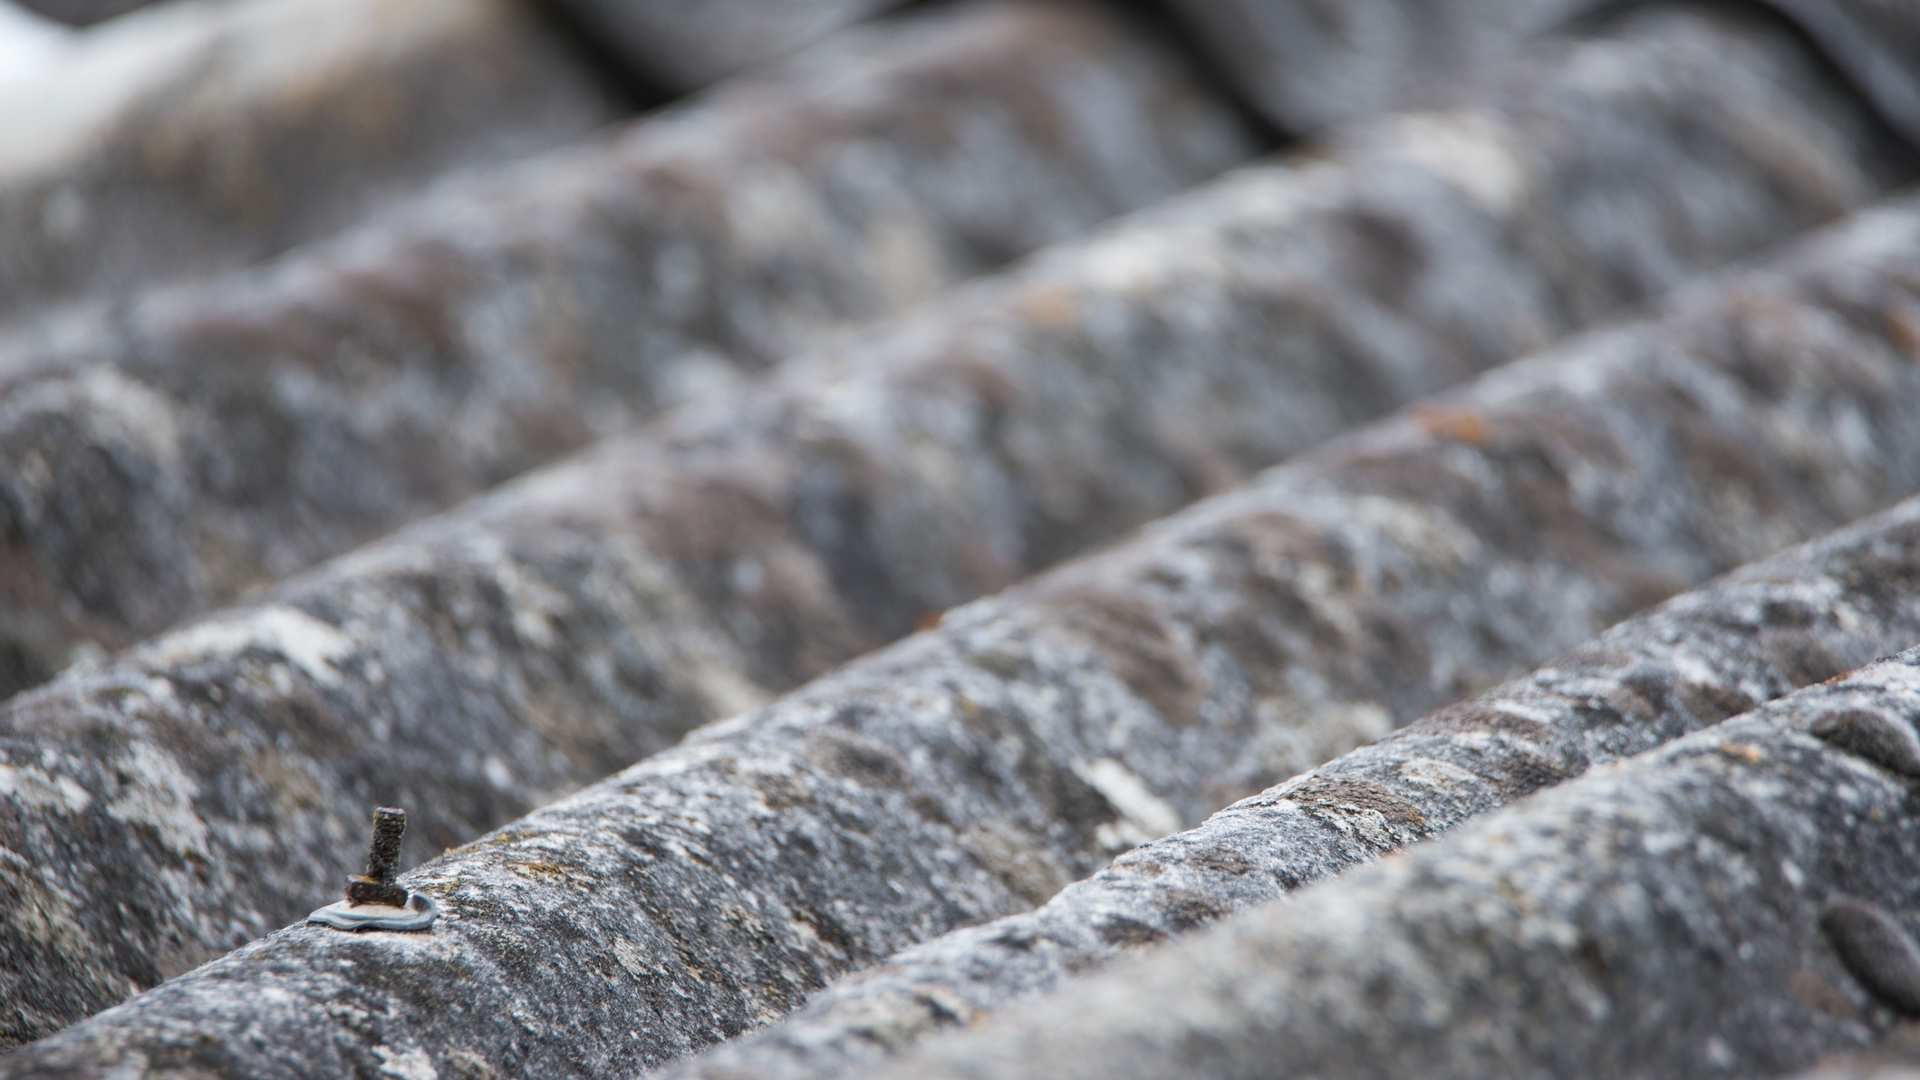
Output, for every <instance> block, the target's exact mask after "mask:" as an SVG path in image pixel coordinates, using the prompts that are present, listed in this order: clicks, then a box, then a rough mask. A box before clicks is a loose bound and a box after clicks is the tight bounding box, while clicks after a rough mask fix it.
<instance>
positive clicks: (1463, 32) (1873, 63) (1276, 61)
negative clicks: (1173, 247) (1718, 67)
mask: <svg viewBox="0 0 1920 1080" xmlns="http://www.w3.org/2000/svg"><path fill="white" fill-rule="evenodd" d="M1157 3H1158V4H1159V5H1160V6H1161V7H1163V8H1165V9H1166V10H1167V11H1168V12H1169V13H1170V14H1171V15H1173V16H1174V17H1175V18H1176V19H1177V20H1178V21H1179V22H1181V23H1182V24H1183V25H1184V26H1185V27H1186V28H1187V30H1188V32H1189V33H1191V34H1192V35H1193V37H1194V39H1195V41H1196V43H1197V44H1198V45H1199V47H1200V48H1201V50H1202V51H1204V52H1205V53H1207V54H1208V55H1209V56H1210V57H1211V58H1212V59H1213V60H1214V61H1215V62H1216V63H1218V64H1219V66H1220V68H1221V70H1222V71H1223V72H1224V74H1225V76H1226V77H1227V78H1228V79H1229V80H1230V81H1231V82H1232V83H1233V84H1234V85H1235V86H1236V87H1237V88H1238V89H1239V91H1240V92H1241V93H1242V94H1243V95H1244V96H1245V97H1246V99H1247V100H1248V101H1249V102H1250V103H1251V104H1252V106H1253V107H1254V108H1256V109H1258V110H1259V111H1260V112H1261V113H1262V114H1263V115H1264V116H1265V117H1266V118H1267V119H1268V120H1269V121H1271V122H1272V123H1274V124H1276V125H1278V126H1279V127H1280V128H1281V129H1283V130H1286V131H1291V132H1294V133H1297V134H1305V133H1310V132H1316V131H1320V130H1323V129H1325V128H1327V127H1329V126H1330V125H1332V124H1335V123H1338V122H1341V121H1344V120H1351V119H1353V118H1355V117H1357V116H1365V115H1368V114H1369V113H1374V112H1379V111H1381V110H1384V109H1392V108H1400V109H1406V108H1431V107H1434V106H1437V105H1443V104H1450V103H1453V102H1455V101H1457V100H1458V98H1459V97H1460V96H1461V95H1462V94H1467V93H1471V92H1472V89H1471V88H1472V87H1473V85H1474V84H1475V83H1476V82H1477V81H1478V80H1479V79H1480V78H1481V77H1482V76H1483V75H1484V74H1485V72H1487V71H1488V70H1490V69H1497V68H1498V67H1499V65H1500V64H1501V63H1502V62H1503V61H1506V60H1508V59H1511V58H1512V57H1513V56H1515V55H1518V54H1519V53H1521V52H1523V51H1524V50H1525V49H1527V48H1528V47H1529V46H1530V45H1531V44H1532V43H1533V42H1535V41H1537V40H1539V39H1540V38H1542V37H1547V36H1551V35H1552V34H1554V33H1556V32H1560V31H1565V30H1568V29H1569V28H1570V27H1577V26H1578V25H1579V24H1580V23H1581V22H1582V21H1584V20H1588V19H1592V18H1595V17H1604V16H1606V15H1607V14H1608V13H1610V12H1615V11H1618V10H1620V9H1622V8H1626V7H1630V6H1631V5H1625V4H1621V3H1618V2H1617V0H1157ZM1725 6H1727V7H1733V6H1736V5H1725ZM1738 6H1744V7H1748V8H1750V9H1753V8H1762V9H1771V10H1772V11H1774V12H1777V13H1778V14H1779V15H1781V16H1782V17H1783V18H1784V19H1785V20H1787V21H1788V22H1789V23H1790V24H1791V25H1793V26H1794V27H1796V28H1797V29H1798V30H1799V31H1800V32H1802V33H1804V34H1805V35H1806V36H1807V37H1808V39H1809V40H1811V41H1812V42H1813V43H1814V44H1816V45H1817V46H1818V47H1819V48H1820V50H1821V51H1822V53H1823V54H1824V55H1825V56H1826V58H1827V59H1828V60H1829V61H1830V62H1831V63H1832V64H1834V66H1835V67H1836V68H1838V69H1839V70H1840V71H1841V72H1843V73H1844V75H1845V77H1846V78H1847V80H1848V82H1849V83H1850V84H1851V85H1852V86H1853V87H1854V88H1855V89H1856V90H1857V91H1858V92H1859V93H1860V94H1861V95H1862V96H1863V97H1865V98H1866V99H1868V100H1870V101H1871V102H1873V104H1874V106H1875V108H1876V109H1878V110H1879V112H1880V113H1881V115H1882V116H1883V117H1884V118H1885V119H1886V120H1887V121H1888V122H1889V123H1891V124H1892V125H1894V126H1895V127H1896V128H1898V129H1899V130H1900V131H1902V132H1903V133H1904V134H1905V135H1906V137H1907V138H1908V139H1910V140H1912V141H1914V142H1916V143H1920V9H1916V8H1914V6H1913V5H1912V4H1909V3H1906V2H1904V0H1752V2H1751V3H1745V4H1741V5H1738Z"/></svg>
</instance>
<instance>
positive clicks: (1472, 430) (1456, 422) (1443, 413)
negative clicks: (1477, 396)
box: [1407, 405, 1487, 446]
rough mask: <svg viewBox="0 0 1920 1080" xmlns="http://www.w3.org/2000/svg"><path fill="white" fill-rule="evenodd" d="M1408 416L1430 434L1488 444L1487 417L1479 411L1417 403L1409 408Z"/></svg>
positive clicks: (1457, 440)
mask: <svg viewBox="0 0 1920 1080" xmlns="http://www.w3.org/2000/svg"><path fill="white" fill-rule="evenodd" d="M1407 418H1408V419H1409V420H1411V421H1413V425H1414V426H1415V427H1417V428H1419V429H1420V430H1421V431H1422V432H1425V433H1426V434H1428V435H1437V436H1439V437H1440V438H1443V439H1452V440H1454V441H1455V442H1463V443H1466V444H1467V445H1469V446H1485V445H1486V444H1487V419H1486V417H1484V416H1481V415H1480V414H1478V413H1473V412H1468V411H1467V410H1465V409H1454V408H1449V407H1447V406H1445V405H1415V406H1414V407H1413V408H1411V409H1408V410H1407Z"/></svg>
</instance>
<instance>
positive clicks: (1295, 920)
mask: <svg viewBox="0 0 1920 1080" xmlns="http://www.w3.org/2000/svg"><path fill="white" fill-rule="evenodd" d="M1917 717H1920V650H1916V651H1913V652H1908V653H1903V654H1901V655H1900V656H1898V657H1895V658H1892V659H1889V660H1886V661H1882V662H1880V663H1877V664H1874V665H1871V666H1869V667H1866V668H1863V669H1861V670H1860V671H1857V672H1855V673H1853V674H1851V675H1848V676H1846V677H1845V678H1843V679H1840V680H1836V681H1834V682H1830V683H1827V684H1823V685H1820V686H1816V687H1811V688H1808V689H1805V690H1801V691H1799V692H1797V693H1795V694H1793V695H1791V696H1789V697H1786V698H1783V699H1781V700H1779V701H1776V702H1774V703H1772V704H1770V705H1766V706H1763V707H1762V708H1760V709H1758V710H1756V711H1755V712H1753V713H1751V714H1749V715H1747V716H1745V717H1742V718H1739V719H1735V720H1730V721H1727V722H1726V723H1724V724H1721V725H1719V726H1717V727H1714V728H1710V729H1708V730H1706V731H1703V732H1699V733H1696V734H1693V735H1690V736H1687V737H1685V738H1683V739H1680V740H1679V741H1677V742H1675V743H1672V744H1670V745H1669V746H1667V747H1665V748H1662V749H1659V750H1654V751H1651V752H1648V753H1647V754H1644V755H1642V756H1640V757H1637V758H1633V759H1629V760H1627V761H1625V762H1622V763H1619V764H1617V765H1615V766H1613V767H1611V768H1604V769H1596V770H1594V771H1593V772H1591V773H1589V774H1588V775H1587V776H1585V777H1583V778H1581V779H1579V780H1575V781H1572V782H1570V783H1568V784H1565V785H1562V786H1560V787H1557V788H1555V789H1553V790H1551V791H1546V792H1542V793H1540V794H1538V795H1536V796H1534V797H1532V798H1530V799H1527V800H1525V801H1523V802H1521V803H1520V804H1518V805H1516V806H1513V807H1509V808H1508V809H1506V810H1502V811H1499V812H1497V813H1495V814H1493V815H1490V816H1489V817H1487V818H1485V819H1483V820H1480V821H1476V822H1473V823H1470V824H1468V825H1466V826H1464V827H1463V828H1462V829H1460V830H1459V831H1458V832H1456V833H1455V834H1454V835H1452V836H1449V837H1447V838H1444V839H1442V840H1439V841H1437V842H1435V843H1432V844H1423V845H1419V846H1417V847H1415V848H1412V849H1409V850H1408V851H1406V852H1405V853H1403V854H1401V855H1397V856H1395V857H1393V858H1389V859H1386V860H1383V861H1382V862H1380V863H1378V864H1376V865H1374V866H1369V867H1365V868H1362V869H1360V870H1357V871H1354V872H1353V873H1351V874H1350V875H1347V876H1345V877H1343V878H1341V879H1338V880H1335V881H1332V882H1328V883H1325V884H1322V885H1319V886H1316V887H1314V888H1311V889H1308V890H1306V891H1303V892H1302V893H1300V894H1299V895H1298V896H1296V897H1294V898H1293V899H1292V900H1291V901H1289V902H1285V903H1279V904H1273V905H1269V906H1267V907H1265V908H1262V909H1261V910H1259V911H1256V912H1252V913H1249V914H1247V915H1244V916H1241V917H1240V918H1237V919H1234V920H1231V921H1229V922H1228V923H1226V924H1225V925H1223V926H1221V927H1218V928H1216V929H1213V930H1209V931H1207V932H1205V933H1204V934H1202V935H1198V936H1196V937H1195V938H1194V939H1192V940H1190V941H1186V942H1182V943H1180V944H1178V945H1175V946H1173V947H1171V948H1169V949H1167V950H1165V951H1161V952H1157V953H1155V954H1152V955H1148V956H1144V957H1141V958H1140V959H1139V960H1138V961H1134V962H1128V963H1124V964H1121V965H1116V966H1115V967H1114V968H1113V969H1111V970H1110V971H1108V972H1104V973H1101V974H1098V975H1095V976H1093V977H1091V978H1089V979H1088V980H1086V981H1084V982H1081V983H1078V984H1076V985H1074V986H1072V987H1071V988H1069V989H1067V990H1065V991H1063V992H1062V993H1060V994H1058V995H1056V996H1054V997H1053V998H1051V999H1049V1000H1046V1001H1043V1002H1041V1003H1039V1004H1036V1005H1034V1006H1031V1007H1029V1008H1027V1009H1024V1010H1022V1012H1021V1014H1020V1015H1018V1016H1011V1015H1010V1016H1008V1017H1006V1018H1005V1019H1004V1020H1003V1021H1002V1022H1000V1023H998V1024H996V1025H990V1026H989V1027H988V1028H987V1029H985V1030H983V1031H981V1032H978V1033H974V1034H973V1035H971V1036H968V1035H957V1036H949V1037H945V1038H943V1039H941V1040H935V1041H930V1042H929V1043H928V1044H926V1046H925V1048H924V1050H923V1052H921V1053H919V1054H916V1055H913V1056H910V1057H908V1058H906V1059H903V1060H902V1061H901V1062H899V1063H898V1064H897V1065H894V1066H890V1067H889V1068H888V1069H886V1070H882V1071H881V1073H880V1075H889V1076H900V1077H908V1076H911V1077H916V1078H930V1077H962V1076H969V1077H971V1076H982V1077H984V1076H992V1077H1007V1078H1018V1077H1026V1076H1035V1077H1038V1076H1045V1077H1077V1076H1088V1077H1092V1076H1099V1077H1145V1076H1166V1077H1172V1076H1199V1077H1238V1076H1244V1077H1256V1076H1257V1077H1283V1076H1319V1077H1342V1076H1354V1077H1358V1076H1369V1077H1371V1076H1393V1075H1414V1074H1417V1075H1421V1076H1435V1077H1454V1076H1459V1077H1467V1076H1475V1077H1478V1076H1489V1075H1495V1076H1513V1077H1550V1076H1569V1075H1579V1076H1593V1077H1629V1076H1712V1075H1728V1076H1768V1075H1778V1074H1781V1073H1783V1072H1787V1071H1791V1070H1793V1069H1796V1068H1801V1067H1805V1066H1807V1065H1810V1064H1812V1063H1813V1062H1814V1061H1816V1060H1817V1059H1819V1058H1821V1057H1823V1056H1825V1055H1827V1054H1830V1053H1833V1052H1835V1051H1839V1050H1847V1049H1859V1048H1862V1047H1864V1046H1867V1045H1870V1044H1871V1043H1873V1042H1874V1041H1875V1040H1876V1039H1877V1038H1878V1037H1879V1036H1880V1035H1881V1034H1882V1033H1885V1032H1888V1031H1889V1030H1891V1029H1893V1028H1894V1027H1895V1025H1896V1023H1897V1022H1898V1021H1900V1020H1901V1019H1902V1017H1903V1014H1904V1013H1905V1012H1906V1011H1907V1010H1908V1009H1909V1008H1911V1005H1910V1004H1908V1002H1909V999H1910V998H1911V991H1912V990H1913V989H1914V988H1917V987H1920V948H1916V946H1915V943H1914V941H1913V938H1912V936H1911V935H1912V933H1913V927H1914V926H1915V925H1916V924H1915V917H1916V915H1920V886H1917V885H1916V882H1915V879H1914V876H1913V873H1912V868H1913V865H1914V861H1915V859H1916V858H1920V819H1916V818H1915V817H1914V815H1913V813H1912V812H1911V807H1912V799H1913V787H1912V785H1913V781H1914V775H1913V773H1912V772H1910V771H1908V770H1907V769H1906V768H1905V767H1904V766H1903V764H1902V762H1901V760H1900V759H1899V757H1897V756H1894V755H1890V754H1888V753H1886V750H1887V749H1888V748H1889V747H1894V746H1899V747H1904V748H1906V749H1909V750H1911V748H1912V746H1913V745H1914V744H1915V742H1916V738H1915V734H1914V730H1913V722H1914V720H1915V719H1916V718H1917ZM1836 722H1839V723H1841V724H1842V725H1843V726H1853V727H1856V728H1868V729H1873V730H1875V731H1876V732H1877V734H1878V735H1879V736H1880V738H1879V739H1878V740H1877V741H1876V742H1874V743H1866V744H1854V745H1853V746H1851V747H1849V746H1848V745H1846V744H1844V743H1836V741H1835V740H1833V739H1832V738H1831V737H1827V738H1822V737H1819V734H1820V732H1821V731H1823V730H1824V729H1827V728H1830V727H1831V726H1833V725H1834V724H1835V723H1836Z"/></svg>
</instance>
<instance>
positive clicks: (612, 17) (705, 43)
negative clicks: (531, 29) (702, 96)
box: [550, 0, 902, 91]
mask: <svg viewBox="0 0 1920 1080" xmlns="http://www.w3.org/2000/svg"><path fill="white" fill-rule="evenodd" d="M550 2H552V3H555V4H557V5H558V6H559V7H560V8H561V9H563V10H565V11H567V12H568V13H570V14H571V15H572V16H573V17H574V18H576V19H578V20H579V21H580V22H581V24H582V25H583V26H584V27H586V28H587V30H588V32H589V33H591V34H593V35H594V36H595V37H596V38H598V39H599V40H601V41H602V42H604V44H605V45H606V47H607V48H608V49H610V50H611V51H613V52H615V53H617V54H618V55H619V56H620V57H621V58H622V59H623V60H624V61H625V62H626V63H627V64H629V65H630V66H631V67H632V68H633V69H634V70H635V71H636V72H638V73H639V74H641V75H642V76H643V77H645V78H646V79H648V80H649V81H651V82H653V83H656V84H658V85H660V86H662V87H666V88H668V89H673V90H680V91H687V90H693V89H697V88H698V87H701V86H705V85H706V84H708V83H710V82H713V81H714V80H716V79H718V78H720V77H722V76H725V75H730V74H732V73H734V72H736V71H739V70H741V69H743V68H747V67H750V66H752V65H754V64H757V63H759V62H761V61H764V60H767V59H770V58H772V57H775V56H778V55H780V54H782V53H786V52H791V51H793V50H795V49H797V48H799V47H800V46H802V45H805V44H807V43H808V42H810V41H813V40H815V39H817V38H821V37H824V36H826V35H827V34H829V33H832V32H833V31H835V30H838V29H839V28H841V27H843V26H846V25H848V24H849V23H854V22H858V21H860V20H861V19H864V18H867V17H869V16H872V15H875V14H878V13H879V12H882V11H885V10H887V9H888V8H892V7H899V6H900V5H901V3H902V0H700V2H699V3H688V2H686V0H550Z"/></svg>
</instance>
